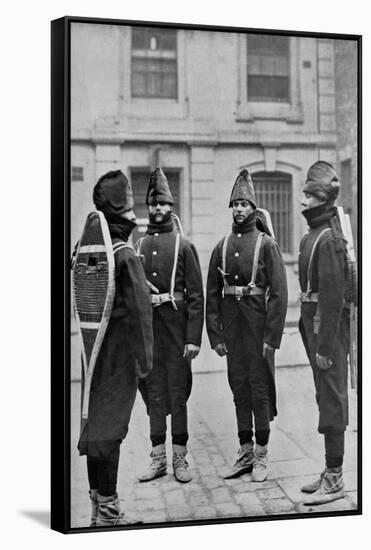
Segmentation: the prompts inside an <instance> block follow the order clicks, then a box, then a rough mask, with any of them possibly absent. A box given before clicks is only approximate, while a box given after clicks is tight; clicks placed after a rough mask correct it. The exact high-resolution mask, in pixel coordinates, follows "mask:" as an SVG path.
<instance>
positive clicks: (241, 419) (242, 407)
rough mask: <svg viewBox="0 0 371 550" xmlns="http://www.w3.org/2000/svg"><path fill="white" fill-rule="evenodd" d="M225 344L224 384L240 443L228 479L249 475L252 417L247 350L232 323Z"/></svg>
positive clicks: (228, 472)
mask: <svg viewBox="0 0 371 550" xmlns="http://www.w3.org/2000/svg"><path fill="white" fill-rule="evenodd" d="M226 344H227V348H228V355H227V373H228V382H229V386H230V388H231V390H232V393H233V401H234V404H235V410H236V417H237V429H238V438H239V442H240V449H239V450H238V454H237V459H236V462H235V463H234V464H233V466H232V467H231V468H230V469H229V470H228V471H227V472H226V473H225V475H224V478H225V479H230V478H234V477H238V476H241V475H242V474H244V473H247V472H251V470H252V464H253V457H254V453H253V450H254V446H253V441H252V437H253V417H252V399H251V389H250V384H249V377H248V359H247V350H246V349H245V346H244V339H243V336H242V334H241V331H240V329H239V324H237V323H236V324H234V325H233V329H232V330H231V331H228V334H227V335H226Z"/></svg>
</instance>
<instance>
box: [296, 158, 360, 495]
mask: <svg viewBox="0 0 371 550" xmlns="http://www.w3.org/2000/svg"><path fill="white" fill-rule="evenodd" d="M339 187H340V184H339V181H338V177H337V175H336V172H335V170H334V168H333V166H332V165H331V164H329V163H327V162H324V161H318V162H316V163H315V164H313V165H312V166H311V167H310V168H309V170H308V174H307V179H306V182H305V185H304V187H303V193H304V196H303V200H302V202H301V204H302V207H303V212H302V213H303V215H304V217H305V219H306V220H307V223H308V226H309V229H308V232H307V233H306V235H304V237H303V239H302V241H301V244H300V256H299V280H300V287H301V291H302V293H301V317H300V322H299V328H300V333H301V336H302V339H303V343H304V346H305V349H306V352H307V355H308V358H309V361H310V364H311V367H312V370H313V377H314V384H315V390H316V400H317V404H318V409H319V425H318V431H319V432H320V433H322V434H323V435H324V443H325V459H326V468H325V470H324V471H323V472H322V474H321V475H320V477H319V479H318V480H316V481H315V482H314V483H311V484H309V485H305V486H304V487H302V491H303V492H304V493H309V494H310V496H308V497H307V498H306V500H305V501H304V504H308V505H309V504H323V503H325V502H330V501H332V500H336V499H339V498H342V497H343V496H344V483H343V476H342V465H343V456H344V432H345V430H346V426H347V424H348V385H347V371H348V366H347V355H348V351H349V311H348V309H347V307H346V306H347V304H346V302H345V298H346V270H347V262H346V242H345V240H344V238H343V235H342V233H341V231H340V230H339V228H338V226H337V223H336V207H335V206H334V204H335V200H336V198H337V196H338V193H339Z"/></svg>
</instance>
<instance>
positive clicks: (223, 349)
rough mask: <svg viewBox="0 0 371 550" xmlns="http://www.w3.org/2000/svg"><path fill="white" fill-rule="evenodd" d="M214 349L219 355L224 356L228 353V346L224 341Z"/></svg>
mask: <svg viewBox="0 0 371 550" xmlns="http://www.w3.org/2000/svg"><path fill="white" fill-rule="evenodd" d="M214 350H215V351H216V353H217V354H218V355H219V357H223V356H224V355H227V353H228V350H227V346H226V345H225V344H224V342H223V343H222V344H217V345H216V346H215V348H214Z"/></svg>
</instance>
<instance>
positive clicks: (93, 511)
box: [89, 489, 98, 527]
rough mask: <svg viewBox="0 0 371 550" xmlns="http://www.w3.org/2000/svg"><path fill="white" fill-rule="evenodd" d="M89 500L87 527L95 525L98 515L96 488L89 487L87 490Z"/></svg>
mask: <svg viewBox="0 0 371 550" xmlns="http://www.w3.org/2000/svg"><path fill="white" fill-rule="evenodd" d="M89 495H90V500H91V518H90V525H89V527H95V526H96V523H97V515H98V499H97V490H96V489H90V491H89Z"/></svg>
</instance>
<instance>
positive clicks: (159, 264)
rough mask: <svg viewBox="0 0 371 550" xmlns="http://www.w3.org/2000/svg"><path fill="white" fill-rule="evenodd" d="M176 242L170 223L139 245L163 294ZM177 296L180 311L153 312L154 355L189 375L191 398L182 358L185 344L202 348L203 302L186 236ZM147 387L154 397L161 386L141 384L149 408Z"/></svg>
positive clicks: (168, 307) (150, 278) (195, 262)
mask: <svg viewBox="0 0 371 550" xmlns="http://www.w3.org/2000/svg"><path fill="white" fill-rule="evenodd" d="M175 239H176V232H175V231H174V228H173V225H172V222H169V223H166V224H163V225H161V224H159V225H158V226H156V225H150V226H149V227H148V230H147V233H146V235H145V236H144V237H143V239H141V241H140V242H139V243H138V244H137V249H138V250H140V254H141V257H142V261H143V266H144V271H145V274H146V278H147V280H148V281H149V282H150V283H151V284H152V285H154V286H155V287H156V288H157V289H158V291H159V293H161V294H162V293H166V292H169V290H170V286H171V274H172V270H173V263H174V252H175ZM174 292H176V293H181V294H182V296H183V297H184V300H183V301H178V302H177V303H176V306H177V309H174V307H173V305H172V303H171V302H167V303H164V304H161V305H160V306H158V307H154V308H153V327H154V352H153V355H154V359H155V361H156V362H157V363H159V364H163V365H167V364H169V365H170V364H171V363H173V364H174V365H175V364H177V365H178V367H177V368H179V369H183V370H184V369H185V370H186V371H187V384H186V386H187V387H186V394H187V396H186V397H187V398H188V396H189V394H190V391H191V387H192V373H191V365H190V363H189V362H187V361H185V360H184V359H182V356H183V351H184V346H185V344H194V345H196V346H200V345H201V336H202V326H203V308H204V298H203V288H202V276H201V269H200V264H199V260H198V255H197V252H196V249H195V247H194V246H193V244H192V243H191V242H190V241H189V240H188V239H187V238H186V237H184V236H183V235H181V236H180V247H179V254H178V261H177V266H176V276H175V285H174ZM180 378H183V376H181V377H180ZM148 384H151V386H152V394H153V395H155V394H156V391H157V390H156V384H162V382H161V381H160V380H159V379H157V377H155V376H150V377H149V378H148V379H146V380H142V381H141V382H140V391H141V393H142V395H143V398H144V400H145V402H146V404H147V405H148V388H147V386H148ZM171 391H176V392H178V393H181V391H182V390H181V389H179V388H175V387H174V388H173V384H169V387H168V392H171ZM169 403H170V399H168V406H167V407H166V409H167V412H169V411H170V406H169Z"/></svg>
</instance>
